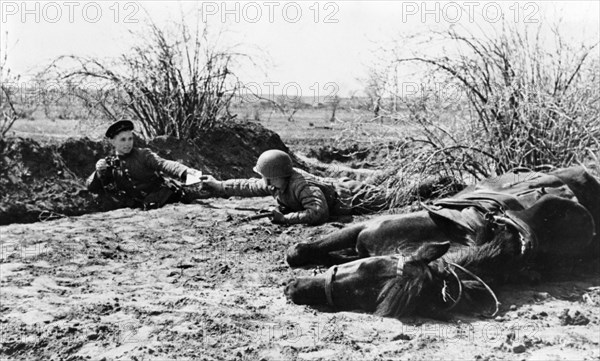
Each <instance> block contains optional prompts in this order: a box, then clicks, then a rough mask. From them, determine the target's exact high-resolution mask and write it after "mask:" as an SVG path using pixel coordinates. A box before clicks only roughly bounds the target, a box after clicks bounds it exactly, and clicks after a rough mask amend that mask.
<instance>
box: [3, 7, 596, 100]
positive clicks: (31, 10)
mask: <svg viewBox="0 0 600 361" xmlns="http://www.w3.org/2000/svg"><path fill="white" fill-rule="evenodd" d="M599 4H600V2H599V1H565V2H551V1H538V2H528V1H521V2H516V1H503V2H479V1H455V2H437V1H428V2H423V1H336V2H334V1H322V2H316V1H306V2H300V1H296V2H294V1H287V2H277V1H245V2H243V1H242V2H240V1H227V2H225V1H203V2H195V1H179V2H176V1H169V2H166V1H120V2H117V1H84V2H75V1H41V2H38V1H28V2H23V1H4V0H2V1H0V6H1V7H0V16H1V18H2V19H1V23H0V25H1V33H2V35H1V36H2V37H1V40H2V41H1V43H2V45H1V51H2V56H3V57H4V55H5V54H8V57H7V65H8V67H9V68H10V69H11V70H12V72H13V73H17V74H22V75H23V77H24V78H23V79H27V76H30V75H32V74H35V72H36V71H39V70H40V69H42V68H43V67H44V65H46V64H48V63H49V62H50V61H51V60H52V59H54V58H56V57H58V56H60V55H80V56H93V57H98V58H103V59H104V58H105V59H110V58H114V57H117V56H118V55H120V54H122V53H123V52H126V51H127V49H128V48H129V47H130V46H131V45H132V44H133V43H134V42H135V41H136V37H135V36H132V35H131V33H130V32H129V30H133V31H136V32H141V31H144V29H146V28H145V21H146V19H148V18H151V19H152V21H153V22H155V23H156V24H158V25H159V26H161V27H162V26H167V25H166V24H168V23H169V22H180V21H181V19H182V18H184V19H185V21H187V22H188V23H194V22H196V21H199V22H202V23H205V24H208V26H209V30H210V31H211V33H212V34H214V35H215V36H216V35H217V34H218V35H219V41H218V43H219V45H220V46H227V47H229V48H231V49H235V51H239V52H241V53H244V54H248V55H249V59H250V60H251V62H246V63H244V64H240V65H239V68H238V69H236V73H237V75H238V76H239V78H240V80H241V81H242V82H244V83H253V84H255V85H256V86H258V87H259V88H260V90H261V92H262V93H274V94H275V95H277V94H278V93H279V92H284V90H285V92H288V93H289V92H290V91H292V92H300V93H302V95H304V96H307V95H313V94H315V93H319V94H321V95H323V94H328V93H332V92H336V93H337V94H340V95H342V96H347V95H349V94H353V93H355V92H360V91H361V90H362V88H363V82H362V81H363V80H364V79H365V77H366V74H367V69H368V67H369V66H373V64H376V63H377V62H379V61H381V60H382V59H381V56H382V55H381V49H386V48H389V47H390V46H391V44H392V42H393V41H394V40H395V39H396V40H397V39H398V38H399V36H403V35H406V34H410V33H413V32H418V31H428V30H429V29H447V28H448V27H449V26H452V25H454V26H457V25H458V26H464V27H466V28H471V29H479V30H481V29H486V27H488V26H495V25H497V24H498V23H497V22H498V20H499V19H500V15H502V16H504V18H505V19H507V20H509V21H514V22H515V23H516V24H519V25H523V26H525V25H527V24H530V25H535V24H537V23H539V22H542V23H544V24H545V23H552V22H556V21H557V20H558V19H559V18H561V22H562V29H564V32H565V34H566V35H567V37H568V38H569V37H570V38H572V39H573V40H574V41H575V40H582V39H590V40H591V41H598V36H599V35H598V33H599V28H600V18H599V17H600V15H599V14H600V7H599ZM483 31H487V30H483ZM400 45H402V44H400ZM422 46H424V47H427V44H422ZM407 50H411V49H407ZM430 51H433V52H434V53H435V52H436V51H437V52H441V51H442V49H441V48H439V46H437V45H436V46H435V47H433V46H432V49H430ZM251 63H252V64H251Z"/></svg>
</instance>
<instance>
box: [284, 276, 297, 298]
mask: <svg viewBox="0 0 600 361" xmlns="http://www.w3.org/2000/svg"><path fill="white" fill-rule="evenodd" d="M297 286H298V280H296V279H294V278H292V279H290V280H288V281H287V282H286V285H285V288H284V290H283V293H284V294H285V297H286V298H287V299H288V300H290V301H292V302H294V293H295V291H296V288H297ZM294 303H296V302H294Z"/></svg>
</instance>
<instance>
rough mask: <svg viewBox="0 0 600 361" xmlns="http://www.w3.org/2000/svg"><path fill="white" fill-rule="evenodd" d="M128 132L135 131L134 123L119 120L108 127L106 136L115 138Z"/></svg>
mask: <svg viewBox="0 0 600 361" xmlns="http://www.w3.org/2000/svg"><path fill="white" fill-rule="evenodd" d="M126 130H133V122H132V121H131V120H119V121H118V122H114V123H112V124H111V125H110V127H108V129H107V130H106V134H105V135H106V137H107V138H114V137H115V135H117V134H119V133H121V132H123V131H126Z"/></svg>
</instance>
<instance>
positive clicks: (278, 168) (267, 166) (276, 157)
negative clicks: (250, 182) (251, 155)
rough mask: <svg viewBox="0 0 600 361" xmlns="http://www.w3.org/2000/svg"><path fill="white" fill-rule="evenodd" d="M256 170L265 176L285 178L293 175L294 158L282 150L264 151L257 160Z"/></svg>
mask: <svg viewBox="0 0 600 361" xmlns="http://www.w3.org/2000/svg"><path fill="white" fill-rule="evenodd" d="M254 171H255V172H256V173H258V174H260V175H262V176H263V177H265V178H283V177H289V176H291V175H292V172H293V167H292V158H290V156H289V155H288V154H287V153H286V152H283V151H281V150H277V149H271V150H267V151H266V152H263V154H261V155H260V157H258V160H257V161H256V166H255V167H254Z"/></svg>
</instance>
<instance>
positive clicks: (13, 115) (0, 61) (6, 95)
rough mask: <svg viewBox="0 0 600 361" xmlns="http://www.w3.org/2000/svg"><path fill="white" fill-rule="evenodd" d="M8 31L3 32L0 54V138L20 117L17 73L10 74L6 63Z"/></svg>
mask: <svg viewBox="0 0 600 361" xmlns="http://www.w3.org/2000/svg"><path fill="white" fill-rule="evenodd" d="M7 38H8V33H6V34H5V43H4V54H2V55H0V111H1V112H2V118H1V119H0V139H1V138H4V137H5V136H6V134H7V133H8V131H9V130H10V128H12V126H13V124H14V123H15V122H16V121H17V119H19V118H20V117H21V115H22V114H21V113H20V111H19V110H18V109H17V108H16V107H15V99H14V97H15V92H16V91H18V89H19V87H18V86H17V84H18V81H19V78H20V77H19V75H15V74H12V72H11V69H10V68H9V67H8V65H7V60H8V41H6V39H7Z"/></svg>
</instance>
